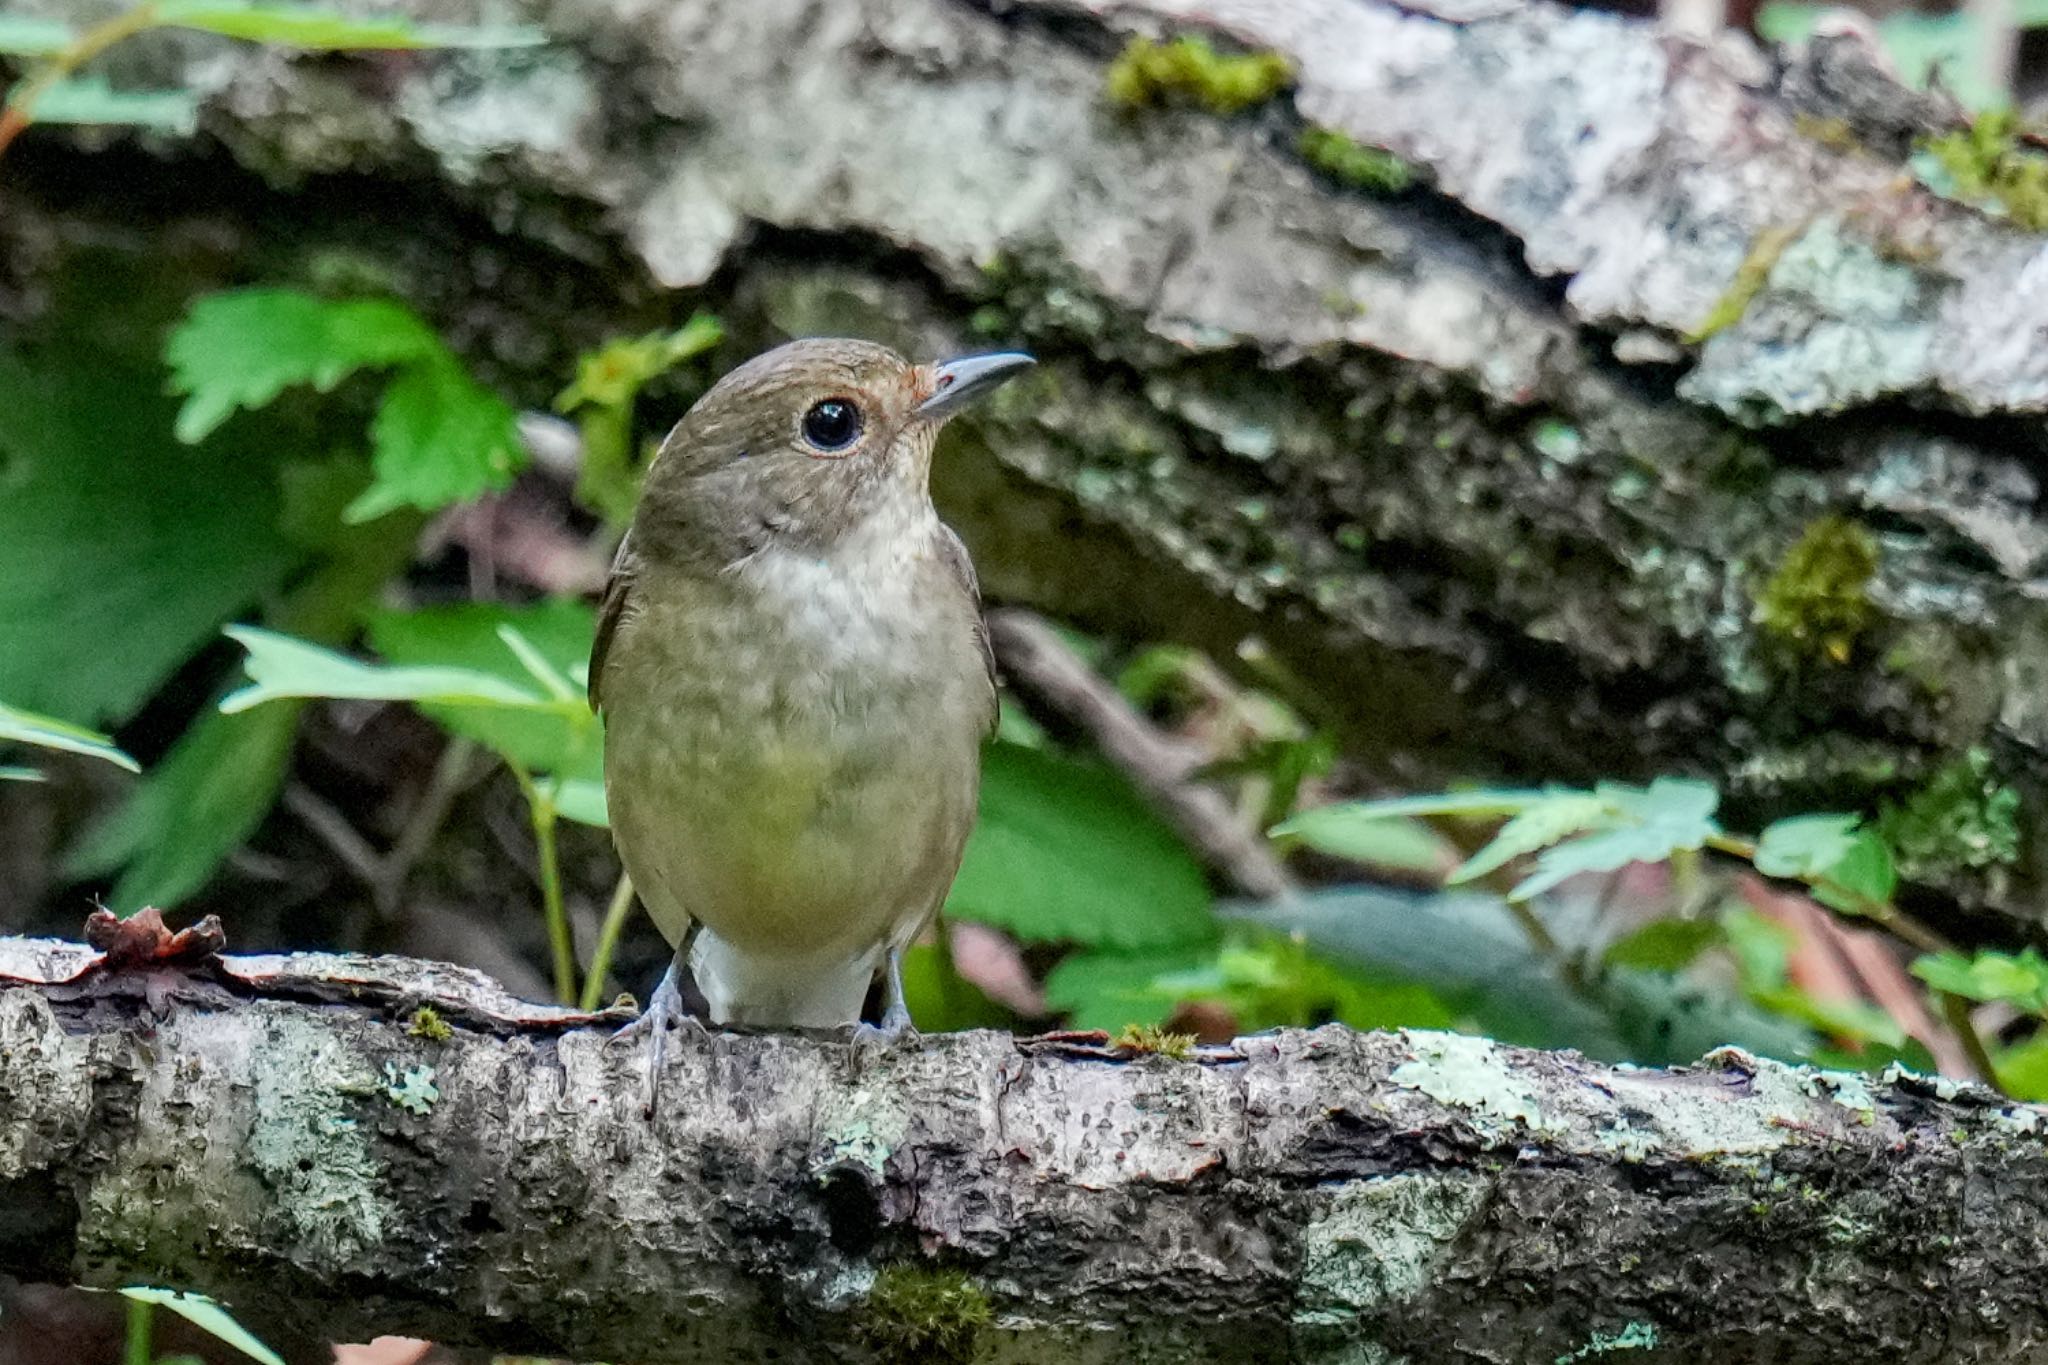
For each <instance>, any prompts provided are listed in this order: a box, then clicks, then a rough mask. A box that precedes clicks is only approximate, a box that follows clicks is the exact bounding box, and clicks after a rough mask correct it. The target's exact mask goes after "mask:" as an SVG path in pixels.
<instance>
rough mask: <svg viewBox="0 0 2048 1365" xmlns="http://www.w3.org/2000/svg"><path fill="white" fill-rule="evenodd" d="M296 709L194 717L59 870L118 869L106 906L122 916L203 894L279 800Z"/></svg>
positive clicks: (90, 873)
mask: <svg viewBox="0 0 2048 1365" xmlns="http://www.w3.org/2000/svg"><path fill="white" fill-rule="evenodd" d="M301 709H302V703H299V702H295V701H294V702H280V703H276V704H274V705H270V706H265V707H262V708H261V709H259V710H256V711H252V712H248V713H246V714H243V715H233V716H229V715H223V714H221V713H220V712H218V711H204V712H201V713H200V715H199V718H198V719H197V720H195V721H194V722H193V723H192V724H191V725H190V726H189V727H188V728H187V729H186V731H185V733H184V734H182V735H180V736H179V737H178V742H177V743H176V744H175V745H173V746H172V747H171V751H170V752H169V753H167V754H165V755H164V756H163V758H162V759H160V760H158V761H157V762H156V763H155V764H154V765H153V766H152V767H151V768H150V770H149V772H148V774H147V775H146V776H145V777H144V778H143V779H142V781H141V782H140V783H139V784H137V786H136V787H135V790H134V791H132V792H131V793H130V794H129V796H128V799H127V800H125V801H123V802H122V803H121V804H120V805H118V806H116V807H115V808H114V809H113V810H112V811H110V812H109V813H107V814H106V815H104V816H102V817H101V818H100V819H99V821H98V822H96V823H95V824H94V825H93V826H92V828H91V829H89V830H88V831H87V832H86V835H85V837H84V838H83V839H82V840H81V841H80V842H79V844H78V845H77V847H75V848H74V849H72V850H71V852H70V853H69V854H68V855H67V856H66V858H65V870H66V872H68V873H69V874H70V875H72V876H74V877H98V876H103V875H105V874H107V873H110V872H113V871H114V870H116V869H117V868H118V869H120V872H121V875H120V878H119V880H118V881H116V883H115V885H114V889H113V892H112V893H111V894H110V895H109V896H108V905H109V907H110V908H111V909H113V910H114V911H115V912H116V913H119V914H124V915H125V914H128V913H130V912H132V911H136V910H140V909H141V908H142V907H144V906H145V905H157V906H170V905H176V904H177V903H178V902H180V901H182V900H184V899H185V898H186V897H188V896H191V895H193V894H194V893H196V892H198V891H200V890H201V889H203V888H204V887H205V886H206V884H207V882H208V881H209V880H211V878H212V877H213V874H214V872H215V870H216V869H218V868H219V866H220V864H221V862H222V860H223V859H225V858H226V857H227V856H228V854H230V853H232V852H234V851H235V850H236V849H237V848H239V847H241V845H242V843H243V841H245V840H246V839H248V837H249V836H250V835H251V834H253V833H255V831H256V827H257V826H258V825H260V824H262V823H263V817H264V816H265V815H266V814H268V813H269V811H270V807H271V805H272V804H273V803H274V802H275V801H276V799H277V793H278V789H279V788H280V787H282V786H283V785H284V776H285V769H286V767H287V766H288V765H289V764H290V762H291V756H292V744H293V740H294V739H295V738H296V736H297V734H298V725H299V713H300V711H301Z"/></svg>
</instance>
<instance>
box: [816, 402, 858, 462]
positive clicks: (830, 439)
mask: <svg viewBox="0 0 2048 1365" xmlns="http://www.w3.org/2000/svg"><path fill="white" fill-rule="evenodd" d="M859 438H860V409H859V408H857V407H855V406H854V405H853V404H852V402H851V401H849V400H847V399H844V398H827V399H826V400H825V401H824V402H822V403H815V404H813V405H812V406H811V410H810V411H809V412H807V413H805V414H804V439H805V440H806V441H809V442H810V443H811V444H812V445H814V446H816V447H817V448H818V449H820V450H844V449H846V447H848V446H850V445H852V444H853V443H854V442H855V441H856V440H858V439H859Z"/></svg>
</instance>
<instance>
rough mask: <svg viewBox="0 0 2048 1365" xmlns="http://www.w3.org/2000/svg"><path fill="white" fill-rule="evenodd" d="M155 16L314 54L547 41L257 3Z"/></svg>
mask: <svg viewBox="0 0 2048 1365" xmlns="http://www.w3.org/2000/svg"><path fill="white" fill-rule="evenodd" d="M158 15H159V20H158V21H159V22H160V23H161V24H163V25H164V26H166V27H169V28H185V29H194V30H197V31H199V32H202V33H217V34H220V35H221V36H223V37H227V38H241V39H244V40H246V41H249V42H257V43H269V44H272V45H274V46H278V47H296V48H302V49H305V50H307V51H313V52H338V51H351V50H362V51H408V50H414V49H420V48H437V47H456V48H472V47H531V46H533V45H534V44H536V43H541V42H545V41H546V35H545V34H543V33H542V32H541V31H540V30H539V29H537V28H533V27H531V26H529V25H525V24H499V25H491V26H487V27H478V28H456V27H452V26H442V25H433V24H416V23H414V22H412V21H411V20H410V19H407V18H405V17H403V16H400V15H390V16H371V17H357V16H354V15H347V14H338V13H336V12H334V11H332V10H322V9H315V8H313V7H311V6H307V5H292V4H276V3H261V2H260V0H162V3H161V5H160V7H159V10H158Z"/></svg>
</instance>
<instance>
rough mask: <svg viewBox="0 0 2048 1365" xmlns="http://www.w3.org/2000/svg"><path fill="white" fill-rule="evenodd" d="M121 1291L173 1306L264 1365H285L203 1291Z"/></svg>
mask: <svg viewBox="0 0 2048 1365" xmlns="http://www.w3.org/2000/svg"><path fill="white" fill-rule="evenodd" d="M121 1292H122V1293H123V1294H125V1295H127V1296H128V1297H129V1298H131V1299H135V1300H137V1301H139V1302H142V1303H150V1304H155V1305H157V1306H158V1307H160V1308H168V1309H170V1310H171V1311H172V1312H173V1313H176V1314H177V1315H178V1316H179V1317H181V1318H183V1319H185V1321H187V1322H189V1323H191V1324H192V1325H193V1326H194V1327H197V1328H198V1329H199V1330H200V1331H202V1332H210V1333H212V1334H213V1335H214V1336H215V1337H217V1338H219V1339H220V1340H221V1341H224V1342H226V1343H227V1344H228V1345H230V1346H232V1347H234V1348H235V1349H236V1350H237V1351H240V1352H241V1353H242V1354H243V1355H245V1356H248V1357H249V1358H250V1359H251V1360H255V1361H260V1362H261V1365H284V1357H282V1356H280V1355H279V1354H278V1353H277V1352H275V1351H273V1350H271V1349H270V1348H269V1347H268V1346H265V1345H264V1344H263V1343H262V1342H260V1341H258V1340H257V1339H256V1338H255V1337H254V1336H253V1335H251V1334H250V1332H249V1329H248V1328H246V1327H244V1326H242V1324H241V1323H239V1322H236V1321H235V1320H234V1319H233V1318H232V1317H230V1316H229V1315H228V1310H227V1309H225V1308H223V1307H221V1306H220V1305H219V1304H218V1303H215V1302H214V1301H213V1300H212V1299H209V1298H207V1297H206V1295H204V1294H187V1293H181V1292H179V1291H178V1290H175V1289H148V1288H144V1287H142V1286H139V1285H138V1286H133V1287H131V1288H128V1289H123V1290H122V1291H121Z"/></svg>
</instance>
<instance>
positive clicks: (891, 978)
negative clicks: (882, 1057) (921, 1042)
mask: <svg viewBox="0 0 2048 1365" xmlns="http://www.w3.org/2000/svg"><path fill="white" fill-rule="evenodd" d="M916 1033H917V1026H916V1025H915V1024H913V1023H911V1022H910V1006H909V1005H907V1004H905V1003H904V1000H903V948H902V946H901V945H898V946H896V947H893V948H891V949H890V950H889V956H888V957H887V958H885V959H883V964H882V1022H881V1023H879V1024H870V1023H868V1022H867V1021H866V1020H862V1021H861V1022H860V1023H858V1024H855V1025H854V1026H853V1041H854V1042H856V1043H893V1042H895V1041H896V1040H897V1039H898V1038H902V1037H905V1036H906V1035H912V1036H914V1035H915V1034H916Z"/></svg>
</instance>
